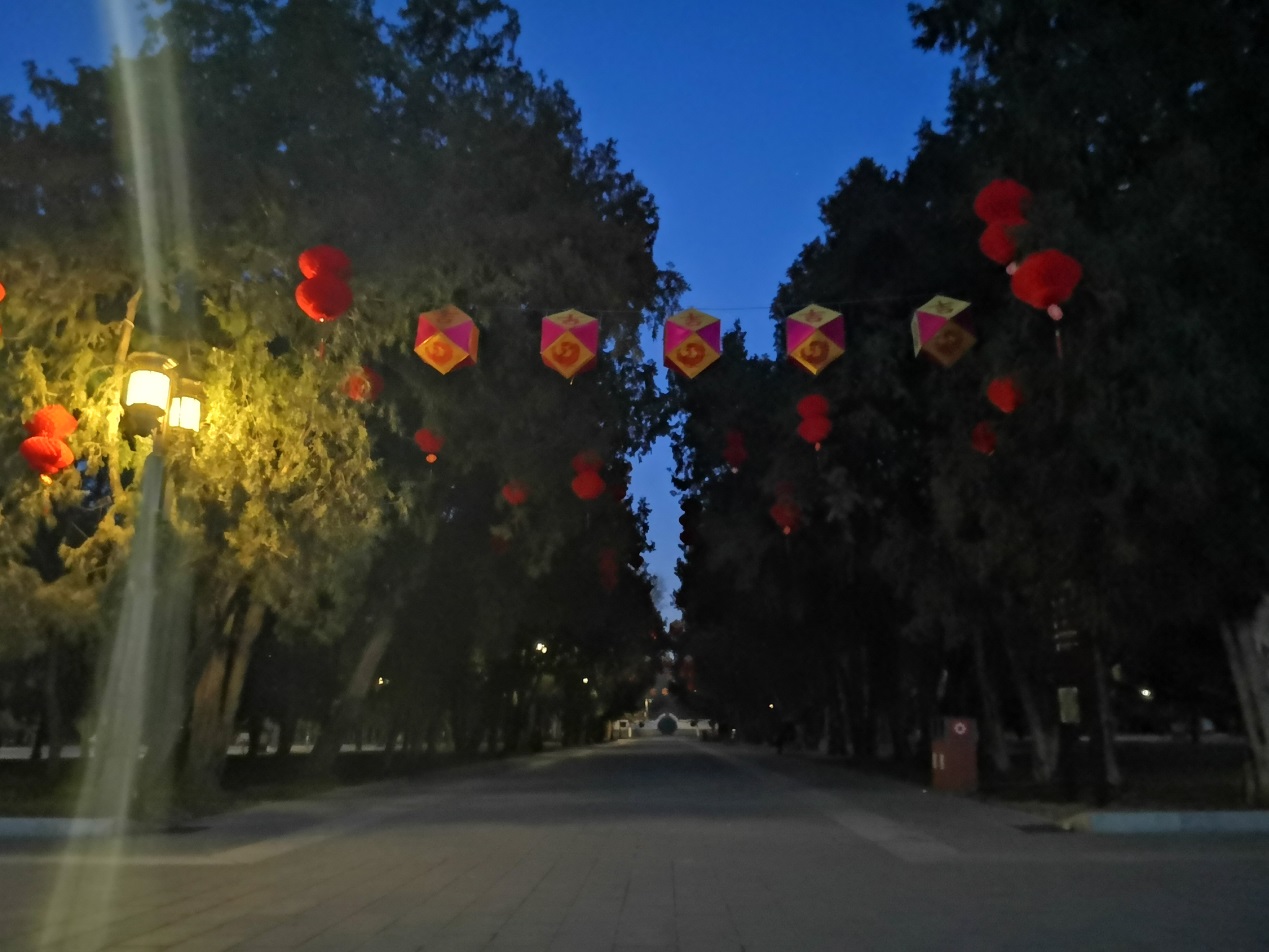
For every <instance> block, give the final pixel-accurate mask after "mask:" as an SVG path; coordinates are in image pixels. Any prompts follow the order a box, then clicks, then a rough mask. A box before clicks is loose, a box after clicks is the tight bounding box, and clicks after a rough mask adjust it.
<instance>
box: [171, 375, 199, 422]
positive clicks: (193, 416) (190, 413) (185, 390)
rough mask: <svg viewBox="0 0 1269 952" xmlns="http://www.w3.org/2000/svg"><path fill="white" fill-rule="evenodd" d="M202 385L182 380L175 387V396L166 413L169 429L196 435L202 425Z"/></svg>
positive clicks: (193, 381)
mask: <svg viewBox="0 0 1269 952" xmlns="http://www.w3.org/2000/svg"><path fill="white" fill-rule="evenodd" d="M203 400H204V394H203V385H202V384H201V383H198V382H197V381H196V380H182V381H181V382H180V383H179V384H177V385H176V396H174V397H173V398H172V408H171V410H170V411H169V413H168V417H167V425H168V428H169V429H172V428H175V429H178V430H185V431H186V432H189V433H197V432H198V430H199V427H201V426H202V424H203Z"/></svg>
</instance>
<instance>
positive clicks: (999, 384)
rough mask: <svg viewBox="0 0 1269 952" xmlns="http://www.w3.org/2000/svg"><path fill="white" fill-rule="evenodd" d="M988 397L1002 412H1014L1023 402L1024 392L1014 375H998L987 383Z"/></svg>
mask: <svg viewBox="0 0 1269 952" xmlns="http://www.w3.org/2000/svg"><path fill="white" fill-rule="evenodd" d="M987 399H988V400H989V401H991V404H992V405H993V406H994V407H995V408H996V409H997V410H999V411H1000V412H1001V413H1013V411H1014V410H1016V409H1018V406H1019V404H1021V403H1022V392H1021V391H1020V390H1019V389H1018V385H1017V384H1016V383H1014V382H1013V378H1012V377H997V378H996V379H995V380H993V381H992V382H991V383H989V384H988V385H987Z"/></svg>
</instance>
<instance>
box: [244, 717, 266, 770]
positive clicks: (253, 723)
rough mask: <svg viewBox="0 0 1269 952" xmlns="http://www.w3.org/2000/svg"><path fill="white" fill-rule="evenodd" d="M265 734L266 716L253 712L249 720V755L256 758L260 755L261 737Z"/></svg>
mask: <svg viewBox="0 0 1269 952" xmlns="http://www.w3.org/2000/svg"><path fill="white" fill-rule="evenodd" d="M263 735H264V717H263V716H262V715H260V714H252V715H251V717H250V719H249V720H248V721H247V756H248V757H250V758H251V759H252V760H254V759H255V758H256V757H259V756H260V738H261V737H262V736H263Z"/></svg>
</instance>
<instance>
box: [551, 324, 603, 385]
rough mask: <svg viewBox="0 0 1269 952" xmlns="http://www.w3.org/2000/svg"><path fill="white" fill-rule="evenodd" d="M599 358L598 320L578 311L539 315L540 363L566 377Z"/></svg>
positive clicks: (590, 366)
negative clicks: (540, 326) (540, 322)
mask: <svg viewBox="0 0 1269 952" xmlns="http://www.w3.org/2000/svg"><path fill="white" fill-rule="evenodd" d="M598 362H599V321H597V320H595V318H593V317H590V316H589V315H586V314H583V313H582V312H581V311H573V310H569V311H561V312H560V313H558V314H552V315H550V316H549V317H544V318H542V363H544V364H546V365H547V366H548V367H550V368H551V369H552V370H554V371H555V372H556V373H558V374H559V375H560V376H562V377H564V378H565V379H566V380H572V379H573V378H574V377H576V376H577V375H578V374H580V373H583V372H584V371H587V370H592V369H594V367H595V365H596V364H597V363H598Z"/></svg>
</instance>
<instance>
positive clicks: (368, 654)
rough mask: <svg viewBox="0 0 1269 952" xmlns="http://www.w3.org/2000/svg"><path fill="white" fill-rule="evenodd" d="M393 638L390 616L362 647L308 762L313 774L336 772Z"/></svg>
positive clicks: (376, 627) (379, 623)
mask: <svg viewBox="0 0 1269 952" xmlns="http://www.w3.org/2000/svg"><path fill="white" fill-rule="evenodd" d="M392 634H393V624H392V613H388V614H387V616H386V618H385V619H384V620H382V621H380V622H378V623H377V624H376V625H375V626H374V629H373V631H372V632H371V635H370V638H369V640H368V641H367V642H366V643H365V645H363V646H362V649H361V657H360V658H358V659H357V665H356V667H354V668H353V670H352V674H350V675H349V676H348V682H347V684H345V685H344V690H343V693H342V694H341V695H340V696H339V699H338V700H337V701H336V702H335V706H334V707H333V708H332V710H331V716H330V721H329V722H328V723H327V725H326V726H325V728H324V729H323V730H322V732H321V733H320V734H319V735H318V736H317V743H316V744H314V745H313V752H312V753H311V754H309V759H308V769H309V771H310V772H311V773H313V774H329V773H330V772H331V770H333V769H334V766H335V758H336V757H337V756H338V755H339V748H340V747H341V746H342V745H343V743H344V737H345V736H347V734H348V733H349V731H350V730H351V729H352V728H353V727H355V726H356V725H357V723H358V722H359V721H360V720H361V711H362V708H363V707H364V706H365V702H366V695H367V694H368V693H369V692H370V684H371V682H372V681H373V680H374V676H375V672H376V671H378V670H379V662H381V661H382V660H383V656H384V654H385V653H387V650H388V645H389V644H391V642H392Z"/></svg>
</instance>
